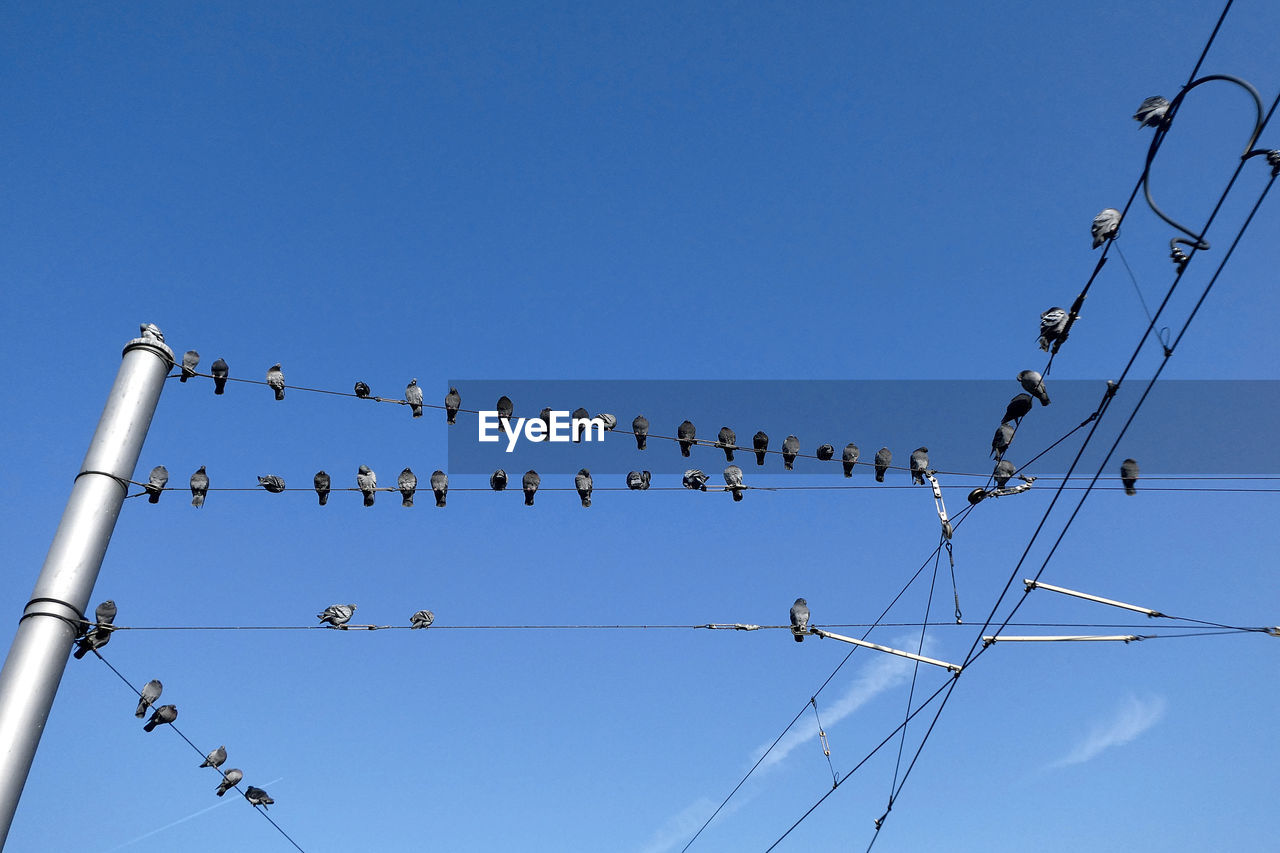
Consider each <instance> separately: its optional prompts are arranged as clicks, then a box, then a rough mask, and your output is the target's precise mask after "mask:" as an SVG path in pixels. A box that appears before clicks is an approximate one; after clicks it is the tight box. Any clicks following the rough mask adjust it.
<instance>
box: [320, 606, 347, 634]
mask: <svg viewBox="0 0 1280 853" xmlns="http://www.w3.org/2000/svg"><path fill="white" fill-rule="evenodd" d="M355 615H356V605H354V604H330V605H329V606H328V607H326V608H325V609H324V612H323V613H317V614H316V618H317V619H319V620H320V621H321V622H327V623H329V624H330V625H332V626H333V627H335V628H341V627H342V626H343V625H345V624H347V623H348V622H350V621H351V617H352V616H355Z"/></svg>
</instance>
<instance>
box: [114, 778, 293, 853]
mask: <svg viewBox="0 0 1280 853" xmlns="http://www.w3.org/2000/svg"><path fill="white" fill-rule="evenodd" d="M283 780H284V777H283V776H281V777H280V778H279V779H272V780H271V781H270V782H267V783H266V784H268V785H274V784H275V783H277V782H281V781H283ZM231 802H235V801H234V800H222V801H221V802H217V803H214V804H213V805H211V806H209V807H208V808H207V809H201V810H200V811H198V812H194V813H192V814H189V815H187V816H186V817H180V818H178V819H177V820H175V821H174V822H173V823H167V824H165V825H164V826H162V827H160V828H159V829H153V830H151V831H150V832H147V833H143V834H142V835H139V836H138V837H137V838H134V839H131V840H129V841H126V842H125V843H124V844H120V845H117V846H115V847H112V848H111V849H110V850H105V851H103V853H115V852H116V851H117V850H123V849H124V848H126V847H128V846H130V845H133V844H137V843H138V842H139V841H146V840H147V839H148V838H150V837H151V836H153V835H159V834H160V833H162V832H164V831H165V830H166V829H173V828H174V827H175V826H177V825H178V824H180V823H186V822H187V821H189V820H191V819H193V818H197V817H200V815H202V814H207V813H209V812H211V811H213V810H214V809H216V808H218V807H220V806H225V805H226V804H227V803H231Z"/></svg>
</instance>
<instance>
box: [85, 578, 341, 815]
mask: <svg viewBox="0 0 1280 853" xmlns="http://www.w3.org/2000/svg"><path fill="white" fill-rule="evenodd" d="M352 609H354V606H353V607H352ZM117 612H118V610H117V608H116V603H115V602H114V601H112V600H110V599H108V600H107V601H104V602H102V603H101V604H99V605H98V607H97V609H96V610H95V611H94V618H95V620H96V621H95V622H94V624H93V625H88V624H87V623H85V624H84V625H82V628H83V630H82V632H81V636H80V638H79V639H78V640H77V641H76V650H75V652H74V655H75V657H76V659H77V660H78V659H80V658H83V657H84V656H85V655H86V654H88V653H89V652H91V651H96V650H97V649H100V648H102V647H103V646H105V645H106V644H107V642H108V641H109V640H110V639H111V632H112V631H114V630H115V627H114V623H115V619H116V613H117ZM163 691H164V685H163V684H162V683H161V682H160V679H158V678H153V679H151V680H150V681H148V682H147V683H146V684H144V685H143V686H142V690H141V692H140V693H139V694H138V707H137V709H136V710H135V711H134V712H133V715H134V716H135V717H137V718H138V719H139V720H141V719H142V718H143V717H145V716H146V714H147V711H148V710H149V711H151V718H150V719H149V720H147V722H146V723H145V724H144V725H143V726H142V730H143V731H145V732H153V731H155V730H156V727H157V726H163V725H168V724H171V723H173V721H174V720H176V719H178V706H177V705H157V704H156V702H158V701H159V700H160V694H161V693H162V692H163ZM226 760H227V748H226V747H225V746H219V747H218V748H217V749H215V750H213V751H212V752H210V753H209V754H208V755H206V756H205V757H204V761H203V762H201V764H200V766H201V767H212V768H213V769H214V770H217V771H218V773H219V774H221V776H222V781H221V782H220V783H219V784H218V788H217V790H216V791H215V793H216V794H217V795H218V796H219V797H221V796H222V795H223V794H225V793H226V792H227V791H229V790H231V789H232V788H234V787H235V786H236V785H239V784H240V782H241V780H242V779H244V772H243V771H241V770H239V769H237V768H234V767H233V768H231V769H230V770H226V771H224V770H222V765H223V763H225V762H226ZM244 798H245V799H246V800H248V801H249V803H250V804H251V805H254V806H262V807H263V808H264V809H265V808H266V807H267V806H269V805H271V804H273V803H274V802H275V800H273V799H271V796H270V795H269V794H268V793H267V792H266V791H264V790H263V789H262V788H255V787H254V786H252V785H250V786H249V787H248V788H246V789H245V792H244Z"/></svg>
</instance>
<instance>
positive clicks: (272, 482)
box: [258, 474, 285, 495]
mask: <svg viewBox="0 0 1280 853" xmlns="http://www.w3.org/2000/svg"><path fill="white" fill-rule="evenodd" d="M258 485H259V486H262V488H264V489H266V490H267V491H268V492H270V493H271V494H273V495H278V494H280V493H281V492H283V491H284V490H285V485H284V478H283V477H277V476H276V475H275V474H268V475H267V476H265V477H259V478H258Z"/></svg>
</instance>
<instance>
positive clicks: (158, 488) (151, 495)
mask: <svg viewBox="0 0 1280 853" xmlns="http://www.w3.org/2000/svg"><path fill="white" fill-rule="evenodd" d="M168 482H169V469H168V468H166V467H164V466H163V465H157V466H156V467H154V468H152V469H151V475H150V476H149V477H147V485H146V486H145V487H144V488H145V489H146V490H147V503H153V504H158V503H160V493H161V492H162V491H164V486H165V483H168Z"/></svg>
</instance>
